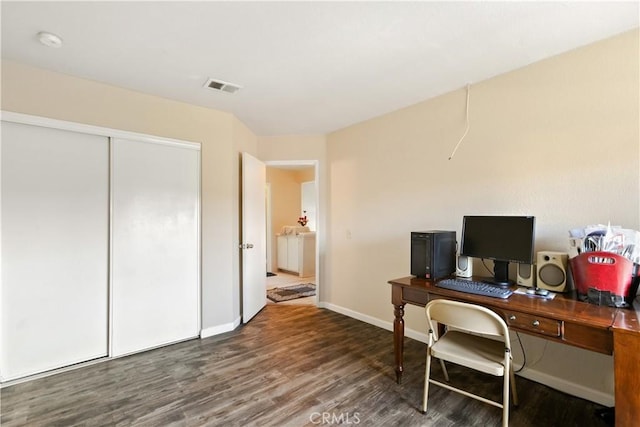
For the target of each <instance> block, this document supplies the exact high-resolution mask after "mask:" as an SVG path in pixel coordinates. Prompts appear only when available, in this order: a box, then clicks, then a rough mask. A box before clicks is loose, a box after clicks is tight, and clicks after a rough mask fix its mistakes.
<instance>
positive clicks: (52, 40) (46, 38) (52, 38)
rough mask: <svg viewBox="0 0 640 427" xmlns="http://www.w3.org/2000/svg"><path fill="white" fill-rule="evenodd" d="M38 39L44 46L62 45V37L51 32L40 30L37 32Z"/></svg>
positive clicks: (56, 46)
mask: <svg viewBox="0 0 640 427" xmlns="http://www.w3.org/2000/svg"><path fill="white" fill-rule="evenodd" d="M38 40H39V41H40V43H42V44H43V45H45V46H49V47H55V48H58V47H60V46H62V39H61V38H60V37H59V36H56V35H55V34H53V33H48V32H46V31H40V32H39V33H38Z"/></svg>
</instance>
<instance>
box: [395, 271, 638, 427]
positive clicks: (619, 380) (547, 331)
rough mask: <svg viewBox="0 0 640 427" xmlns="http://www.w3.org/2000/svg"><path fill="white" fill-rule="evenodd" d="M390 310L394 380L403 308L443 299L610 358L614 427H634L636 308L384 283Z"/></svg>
mask: <svg viewBox="0 0 640 427" xmlns="http://www.w3.org/2000/svg"><path fill="white" fill-rule="evenodd" d="M389 283H390V284H391V302H392V304H393V307H394V316H395V319H394V321H393V346H394V353H395V363H396V367H395V370H396V379H397V381H398V383H400V381H401V379H402V372H403V366H402V365H403V351H404V319H403V317H404V306H405V304H413V305H417V306H421V307H424V306H425V305H426V304H427V302H429V301H430V300H432V299H437V298H446V299H451V300H457V301H464V302H469V303H475V304H479V305H482V306H485V307H488V308H490V309H491V310H493V311H495V312H496V313H498V314H499V315H500V316H502V318H503V319H504V320H505V321H506V322H507V324H508V325H509V327H510V328H511V329H513V330H516V331H519V332H523V333H526V334H530V335H534V336H538V337H541V338H544V339H548V340H551V341H555V342H559V343H563V344H569V345H573V346H576V347H580V348H584V349H587V350H592V351H597V352H599V353H604V354H613V355H614V375H615V406H616V410H615V411H616V426H624V427H626V426H636V425H637V422H638V419H639V417H640V393H639V392H638V390H640V325H639V322H638V320H639V319H640V314H639V313H640V310H638V309H637V307H636V309H617V308H612V307H600V306H597V305H593V304H588V303H585V302H582V301H578V300H577V299H575V297H574V296H572V295H563V294H559V295H556V297H555V298H554V299H552V300H547V299H542V298H532V297H529V296H526V295H518V294H513V295H512V296H511V297H509V298H508V299H504V300H503V299H499V298H490V297H484V296H479V295H473V294H467V293H463V292H457V291H450V290H448V289H442V288H438V287H436V286H435V285H434V281H432V280H428V279H418V278H415V277H403V278H400V279H394V280H390V281H389Z"/></svg>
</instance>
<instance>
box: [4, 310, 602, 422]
mask: <svg viewBox="0 0 640 427" xmlns="http://www.w3.org/2000/svg"><path fill="white" fill-rule="evenodd" d="M392 342H393V338H392V333H391V332H389V331H386V330H383V329H380V328H377V327H375V326H371V325H368V324H366V323H363V322H360V321H358V320H354V319H351V318H349V317H346V316H343V315H340V314H337V313H335V312H332V311H329V310H322V309H318V308H316V307H313V306H295V305H289V306H279V305H277V304H271V305H268V306H267V307H265V309H264V310H263V311H262V312H260V313H259V314H258V315H257V316H256V318H255V319H254V320H252V321H251V322H250V323H249V324H248V325H245V326H243V327H240V328H238V329H237V330H236V331H233V332H229V333H227V334H223V335H219V336H216V337H211V338H207V339H203V340H192V341H187V342H183V343H179V344H175V345H172V346H168V347H164V348H161V349H156V350H152V351H147V352H144V353H140V354H136V355H133V356H128V357H123V358H119V359H115V360H110V361H106V362H103V363H98V364H95V365H92V366H86V367H82V368H79V369H76V370H72V371H68V372H63V373H59V374H56V375H52V376H49V377H46V378H42V379H38V380H33V381H29V382H25V383H22V384H16V385H13V386H10V387H5V388H4V389H2V392H1V400H0V405H1V419H0V424H1V425H2V426H3V427H9V426H30V427H31V426H129V425H135V426H243V427H244V426H317V425H336V424H342V425H362V426H403V427H409V426H492V425H496V426H497V425H500V420H501V411H500V409H498V408H495V407H492V406H489V405H486V404H483V403H481V402H477V401H474V400H472V399H469V398H466V397H464V396H460V395H458V394H455V393H452V392H450V391H448V390H444V389H441V388H439V387H431V391H430V400H429V405H430V406H429V411H428V413H427V414H426V415H423V414H422V413H420V412H419V407H420V404H421V399H422V386H423V381H424V379H423V375H424V352H425V345H424V344H423V343H420V342H417V341H414V340H411V339H407V340H406V343H405V345H406V349H405V374H404V381H403V383H402V385H398V384H396V382H395V374H394V370H393V344H392ZM433 369H434V372H435V373H436V374H438V373H440V372H439V369H440V368H439V365H438V364H437V363H436V364H434V368H433ZM450 374H451V380H452V382H454V383H457V384H468V387H470V388H471V389H472V390H474V391H476V392H482V393H485V395H487V396H489V397H492V398H499V396H500V393H501V382H500V379H497V378H494V377H490V376H484V375H482V374H477V373H474V372H471V371H468V370H466V369H464V368H460V367H455V366H453V365H450ZM516 381H517V386H518V391H519V395H520V401H521V403H520V406H518V407H517V408H512V411H511V423H510V424H511V425H512V426H532V427H534V426H535V427H538V426H545V427H548V426H563V427H566V426H605V423H604V422H603V421H601V420H600V419H599V418H598V417H597V416H596V415H595V411H596V410H598V409H601V407H600V406H599V405H596V404H593V403H591V402H588V401H585V400H582V399H579V398H575V397H572V396H569V395H566V394H564V393H561V392H558V391H555V390H553V389H550V388H548V387H546V386H543V385H540V384H537V383H534V382H531V381H528V380H526V379H523V378H517V379H516Z"/></svg>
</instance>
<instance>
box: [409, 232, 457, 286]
mask: <svg viewBox="0 0 640 427" xmlns="http://www.w3.org/2000/svg"><path fill="white" fill-rule="evenodd" d="M455 271H456V232H455V231H442V230H431V231H412V232H411V275H413V276H416V277H420V278H423V279H425V278H426V279H439V278H441V277H446V276H449V275H451V274H453V273H454V272H455Z"/></svg>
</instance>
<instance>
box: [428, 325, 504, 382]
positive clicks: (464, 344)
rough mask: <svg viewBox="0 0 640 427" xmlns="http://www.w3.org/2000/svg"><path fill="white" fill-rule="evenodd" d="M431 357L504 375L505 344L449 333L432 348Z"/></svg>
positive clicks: (474, 336) (492, 373) (459, 333)
mask: <svg viewBox="0 0 640 427" xmlns="http://www.w3.org/2000/svg"><path fill="white" fill-rule="evenodd" d="M431 356H433V357H436V358H438V359H442V360H446V361H449V362H453V363H456V364H458V365H463V366H467V367H469V368H472V369H475V370H478V371H480V372H484V373H486V374H491V375H495V376H503V375H504V365H503V363H504V342H501V341H495V340H492V339H490V338H484V337H481V336H477V335H470V334H466V333H463V332H458V331H448V332H447V333H446V334H444V335H443V336H442V337H440V339H439V340H438V341H437V342H436V343H434V344H433V346H432V347H431Z"/></svg>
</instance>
